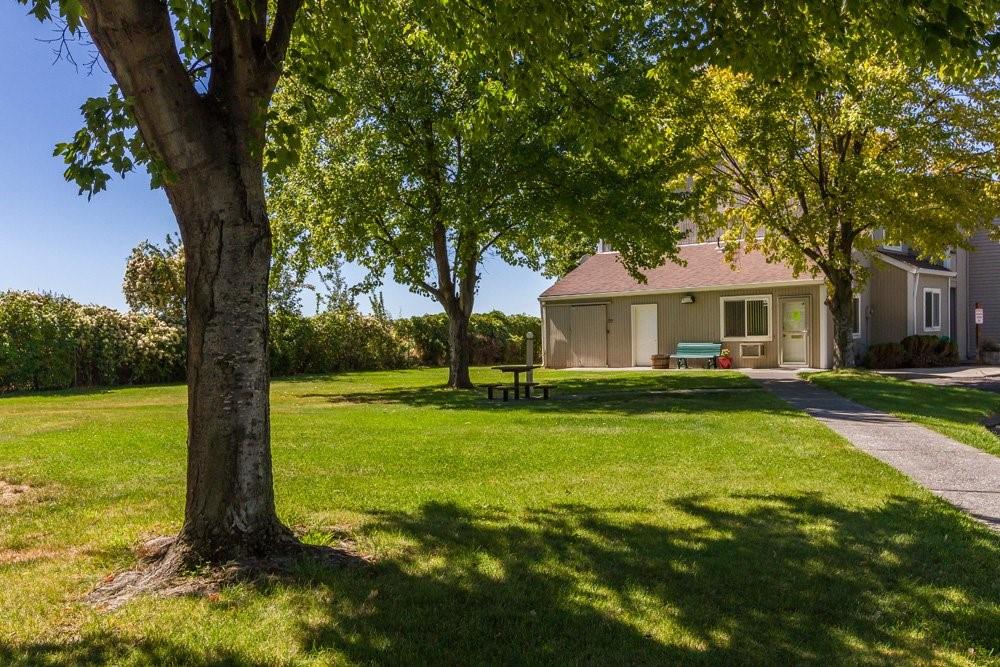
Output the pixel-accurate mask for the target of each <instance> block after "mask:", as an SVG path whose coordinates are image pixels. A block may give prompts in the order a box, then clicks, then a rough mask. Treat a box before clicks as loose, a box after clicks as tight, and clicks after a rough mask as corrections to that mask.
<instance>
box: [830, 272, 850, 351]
mask: <svg viewBox="0 0 1000 667" xmlns="http://www.w3.org/2000/svg"><path fill="white" fill-rule="evenodd" d="M827 282H828V283H829V285H828V290H829V292H828V294H827V305H828V306H829V308H830V313H831V314H832V315H833V367H834V368H835V369H842V368H851V367H853V366H854V332H853V331H852V328H851V318H852V316H853V314H852V307H853V305H854V304H853V300H854V287H853V280H852V277H851V275H850V273H847V272H836V273H835V274H834V275H833V276H827Z"/></svg>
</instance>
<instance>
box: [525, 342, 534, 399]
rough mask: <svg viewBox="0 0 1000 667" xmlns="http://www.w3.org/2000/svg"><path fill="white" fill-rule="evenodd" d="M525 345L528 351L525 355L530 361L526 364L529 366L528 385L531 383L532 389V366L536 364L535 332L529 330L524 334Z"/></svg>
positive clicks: (529, 389) (529, 387)
mask: <svg viewBox="0 0 1000 667" xmlns="http://www.w3.org/2000/svg"><path fill="white" fill-rule="evenodd" d="M524 346H525V347H526V348H527V349H526V350H525V353H526V355H525V356H526V358H527V362H528V363H527V364H525V365H526V366H527V367H528V372H527V378H528V379H527V382H528V385H529V386H528V391H531V382H532V379H531V367H532V366H534V364H535V334H534V332H532V331H529V332H528V333H527V334H526V335H525V336H524Z"/></svg>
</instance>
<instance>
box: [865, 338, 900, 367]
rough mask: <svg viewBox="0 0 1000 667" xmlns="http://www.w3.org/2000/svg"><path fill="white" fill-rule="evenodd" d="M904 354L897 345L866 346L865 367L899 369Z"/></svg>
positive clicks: (878, 344) (877, 344) (876, 344)
mask: <svg viewBox="0 0 1000 667" xmlns="http://www.w3.org/2000/svg"><path fill="white" fill-rule="evenodd" d="M905 357H906V354H905V352H904V351H903V346H902V345H900V344H899V343H875V344H874V345H869V346H868V351H867V352H866V353H865V366H867V367H868V368H879V369H881V368H899V367H901V366H902V365H903V360H904V359H905Z"/></svg>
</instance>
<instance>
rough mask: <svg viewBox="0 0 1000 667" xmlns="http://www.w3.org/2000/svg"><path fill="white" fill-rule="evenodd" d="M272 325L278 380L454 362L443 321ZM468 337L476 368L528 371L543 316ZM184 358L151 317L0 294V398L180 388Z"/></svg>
mask: <svg viewBox="0 0 1000 667" xmlns="http://www.w3.org/2000/svg"><path fill="white" fill-rule="evenodd" d="M383 310H384V309H383ZM270 323H271V324H270V345H271V373H272V374H273V375H276V376H281V375H299V374H305V373H335V372H341V371H355V370H390V369H395V368H407V367H410V366H414V365H417V364H421V365H427V366H438V365H442V364H444V363H445V362H446V360H447V358H448V320H447V319H446V317H445V316H444V315H443V314H442V315H421V316H417V317H410V318H407V319H402V320H397V321H393V320H391V319H390V318H388V317H387V316H386V315H385V313H384V312H381V313H379V312H377V313H376V314H375V315H364V314H362V313H361V312H359V311H358V310H357V308H355V307H353V305H350V304H345V305H343V306H341V307H338V308H334V309H332V310H329V311H327V312H324V313H321V314H319V315H315V316H312V317H305V316H303V315H300V314H297V313H294V312H285V311H282V312H277V313H272V315H271V320H270ZM471 328H472V337H473V356H472V362H473V363H474V364H478V365H488V364H497V363H516V362H523V361H524V356H525V350H524V340H525V334H526V333H527V332H528V331H532V332H534V334H535V360H536V361H540V360H541V322H540V320H539V319H538V318H537V317H533V316H530V315H506V314H504V313H501V312H499V311H493V312H490V313H484V314H480V315H473V317H472V327H471ZM185 350H186V339H185V335H184V330H183V328H182V327H180V326H178V325H176V324H172V323H170V322H165V321H163V320H161V319H159V318H157V317H155V316H153V315H149V314H138V313H128V314H123V313H120V312H118V311H116V310H113V309H111V308H104V307H101V306H82V305H80V304H78V303H76V302H74V301H72V300H71V299H67V298H66V297H61V296H56V295H52V294H34V293H31V292H3V293H0V392H5V391H34V390H41V389H65V388H67V387H99V386H115V385H130V384H150V383H159V382H180V381H183V380H184V377H185Z"/></svg>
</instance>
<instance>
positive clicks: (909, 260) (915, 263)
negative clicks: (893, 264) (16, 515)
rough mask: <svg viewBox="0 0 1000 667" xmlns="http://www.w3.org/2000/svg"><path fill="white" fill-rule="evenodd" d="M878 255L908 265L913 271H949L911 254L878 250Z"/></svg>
mask: <svg viewBox="0 0 1000 667" xmlns="http://www.w3.org/2000/svg"><path fill="white" fill-rule="evenodd" d="M878 252H879V254H880V255H882V256H883V257H888V258H889V259H894V260H896V261H897V262H903V263H904V264H908V265H909V266H912V267H913V268H915V269H926V270H929V271H950V270H951V269H949V268H948V267H947V266H945V265H944V264H938V263H936V262H931V261H929V260H926V259H921V258H920V257H917V256H916V255H914V254H913V253H911V252H900V251H898V250H888V249H886V248H879V250H878Z"/></svg>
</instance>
